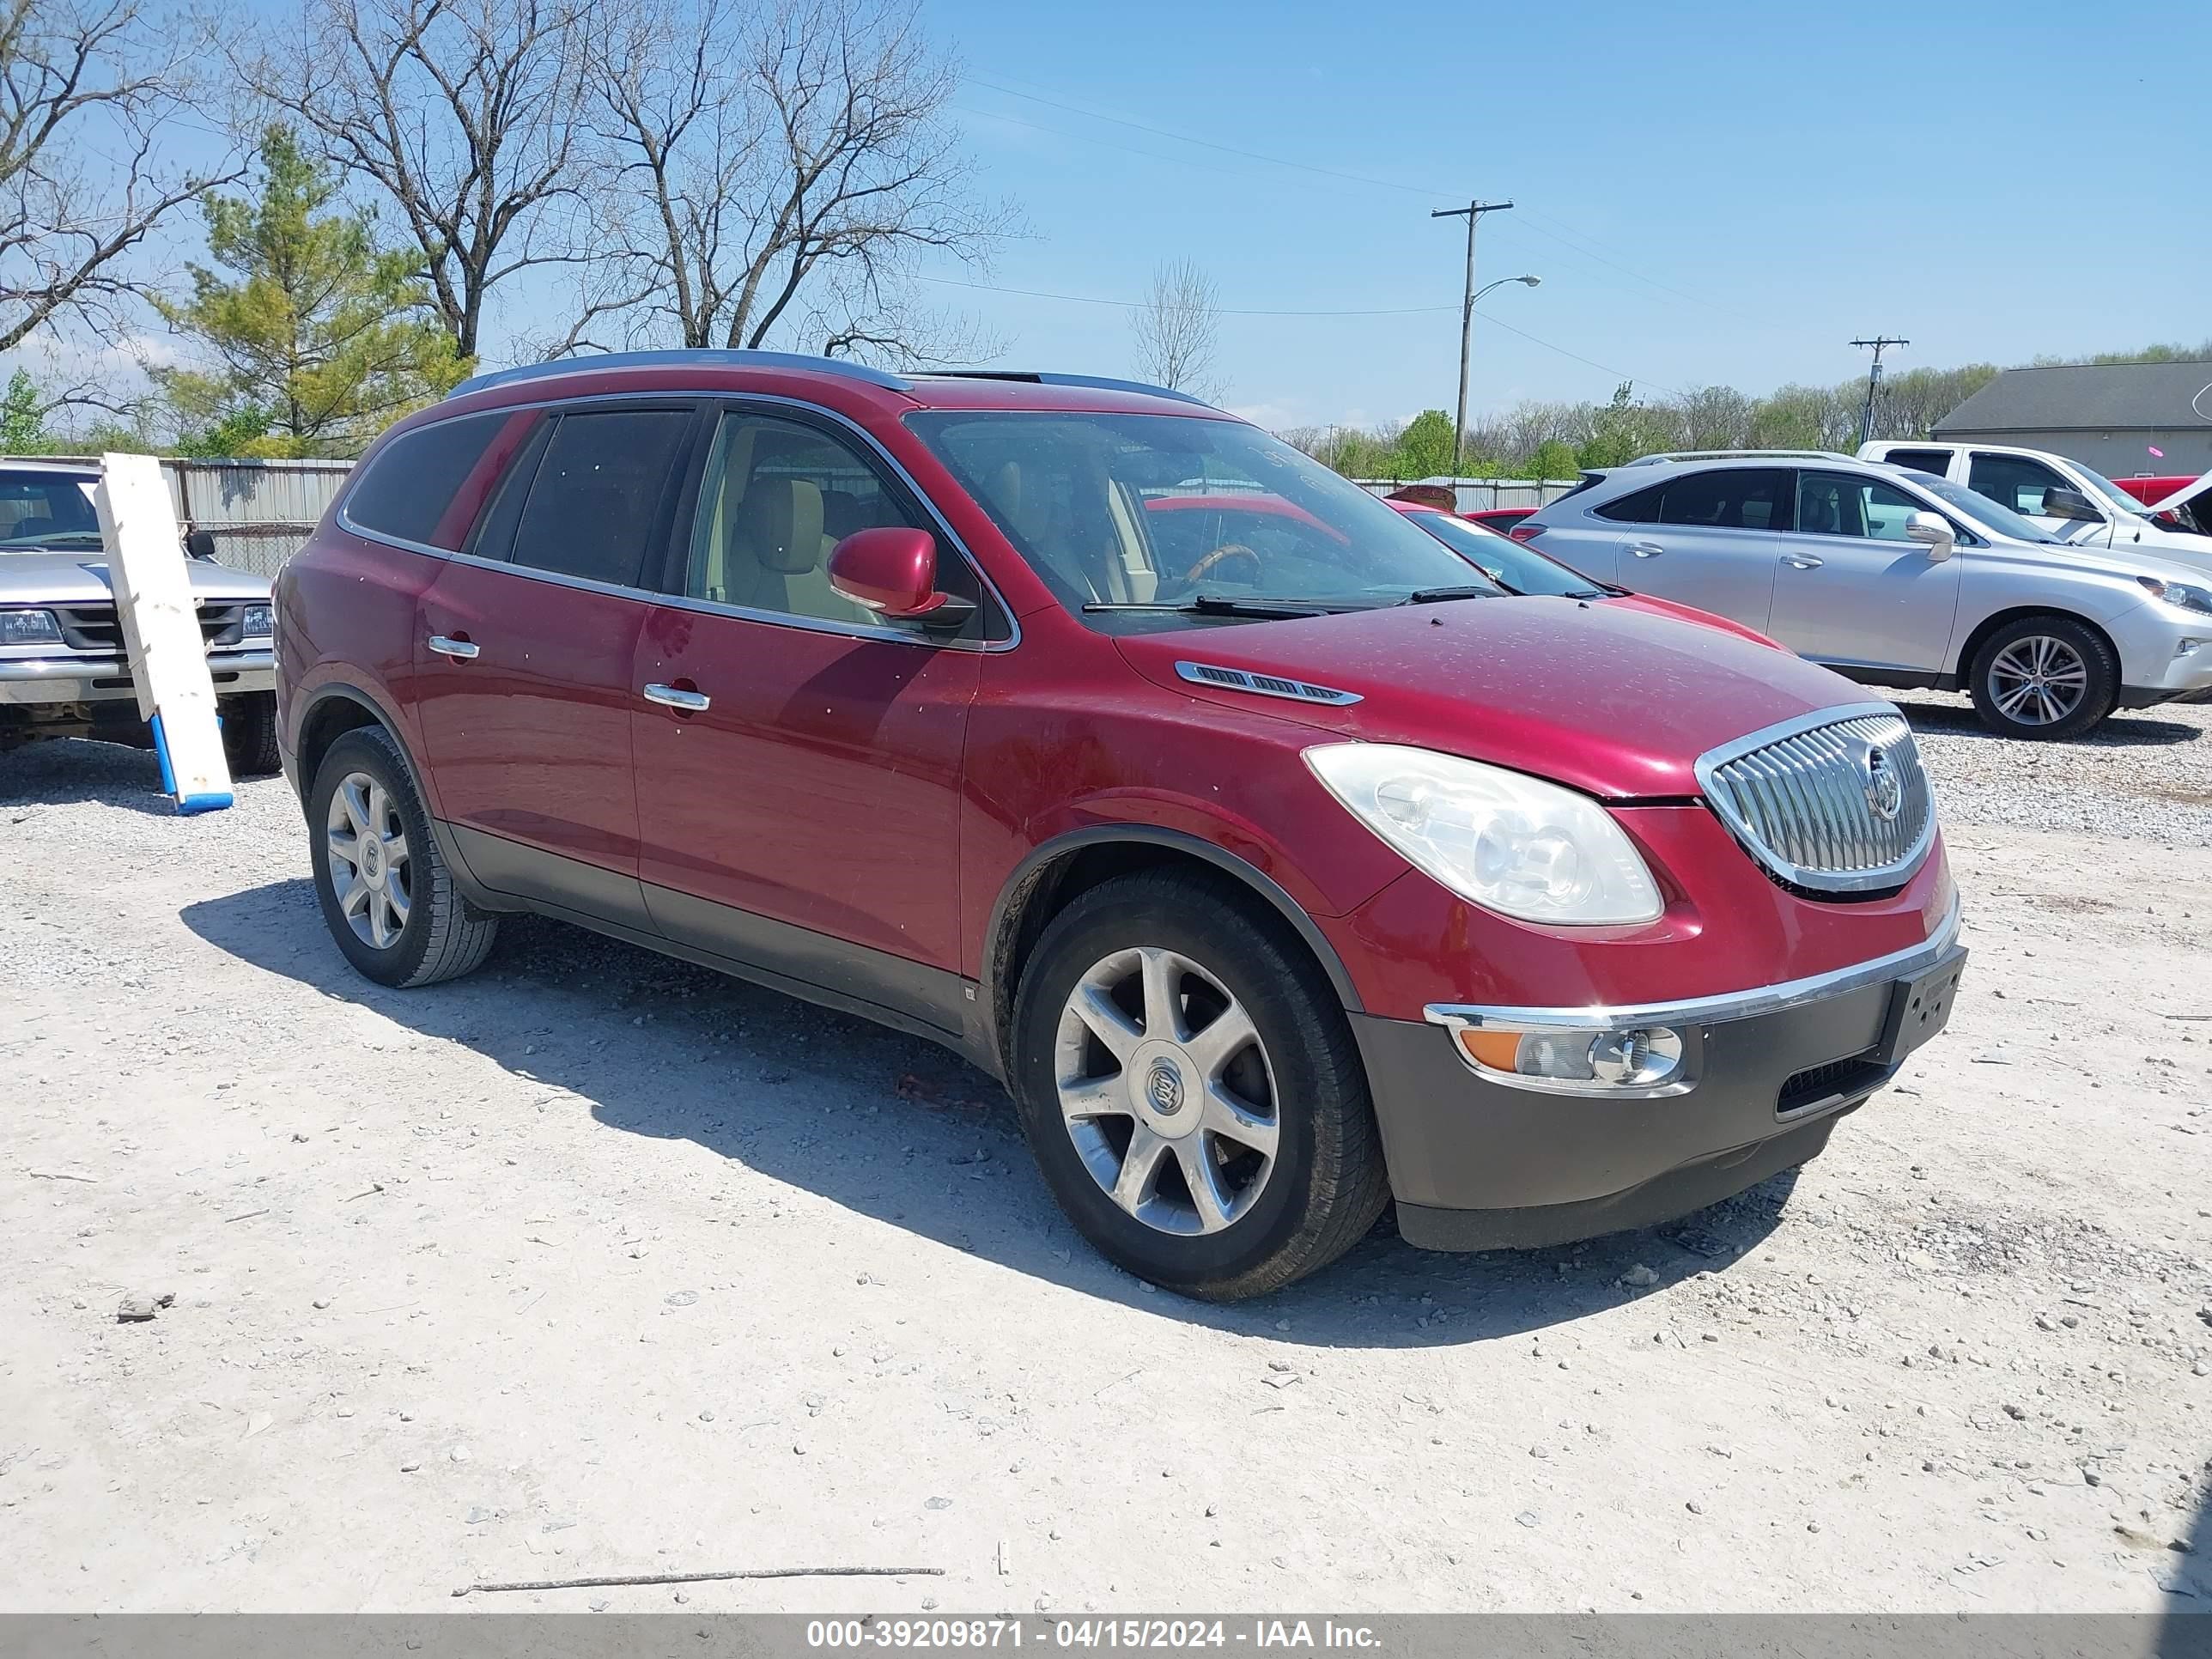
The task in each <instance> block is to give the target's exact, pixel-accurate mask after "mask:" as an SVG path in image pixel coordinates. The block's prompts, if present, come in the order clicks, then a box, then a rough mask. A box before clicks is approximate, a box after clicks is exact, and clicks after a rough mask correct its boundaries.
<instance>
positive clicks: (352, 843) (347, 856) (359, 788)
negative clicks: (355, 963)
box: [323, 772, 413, 951]
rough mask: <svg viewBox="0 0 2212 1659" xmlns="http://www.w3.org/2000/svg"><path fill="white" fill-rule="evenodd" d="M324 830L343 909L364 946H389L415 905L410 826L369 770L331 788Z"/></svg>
mask: <svg viewBox="0 0 2212 1659" xmlns="http://www.w3.org/2000/svg"><path fill="white" fill-rule="evenodd" d="M323 829H324V836H325V847H326V849H327V851H328V853H329V855H330V880H331V893H332V895H333V896H335V897H336V898H337V903H338V909H339V912H340V913H341V914H342V915H343V916H344V917H345V919H346V924H347V926H349V927H351V928H352V929H353V931H354V937H355V938H356V939H360V940H361V942H362V944H364V945H369V946H371V947H372V948H374V949H375V950H379V951H383V950H388V949H389V948H390V947H391V946H392V943H393V942H394V941H395V940H397V939H398V937H399V935H400V933H401V931H402V930H403V929H404V927H406V926H407V915H408V911H409V909H410V907H411V905H412V903H413V893H412V889H411V880H412V874H413V871H412V866H411V865H410V860H409V858H408V854H407V826H406V825H405V824H404V823H402V822H401V821H400V817H399V809H398V805H397V804H396V803H395V802H394V801H393V800H392V796H391V794H390V793H389V792H388V791H387V790H386V788H385V787H384V786H383V785H382V784H380V783H379V782H378V781H376V780H375V779H374V778H373V777H371V776H369V775H368V773H366V772H349V773H347V774H346V775H345V776H344V778H343V780H341V781H340V782H339V784H338V787H337V789H335V790H334V791H332V792H331V806H330V811H329V812H328V814H327V815H326V816H325V821H324V825H323Z"/></svg>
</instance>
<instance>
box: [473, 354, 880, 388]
mask: <svg viewBox="0 0 2212 1659" xmlns="http://www.w3.org/2000/svg"><path fill="white" fill-rule="evenodd" d="M607 368H800V369H805V370H807V371H809V372H810V373H812V374H842V375H843V376H844V377H845V378H846V379H847V380H865V381H866V382H867V383H868V384H869V385H870V386H888V387H889V388H890V390H892V391H893V392H905V391H908V389H910V386H911V384H912V383H911V382H910V381H908V380H902V379H901V378H900V377H899V376H898V375H896V374H891V373H890V371H889V370H888V369H881V368H869V367H868V366H867V365H866V363H856V362H851V361H849V360H848V359H846V358H843V357H810V356H805V355H804V354H803V353H800V352H796V351H716V350H710V349H697V350H690V351H605V352H597V353H594V354H593V355H592V356H588V357H560V358H556V359H555V360H554V361H553V362H549V363H526V364H524V365H523V366H522V367H521V368H497V369H494V370H492V371H491V372H490V373H489V374H477V375H472V376H471V378H469V379H468V380H464V381H462V382H461V383H460V384H459V386H455V387H454V388H453V390H452V391H451V392H447V394H446V396H447V397H448V398H461V397H465V396H467V395H468V394H469V393H470V392H482V391H483V390H484V389H485V388H487V387H489V386H513V385H514V384H516V383H517V382H518V381H522V380H550V379H552V378H554V377H556V376H558V375H562V374H594V373H597V372H598V371H599V370H601V369H607Z"/></svg>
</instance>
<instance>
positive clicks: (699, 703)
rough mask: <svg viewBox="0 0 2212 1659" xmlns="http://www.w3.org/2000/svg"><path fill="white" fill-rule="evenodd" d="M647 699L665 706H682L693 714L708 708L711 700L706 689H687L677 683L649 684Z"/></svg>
mask: <svg viewBox="0 0 2212 1659" xmlns="http://www.w3.org/2000/svg"><path fill="white" fill-rule="evenodd" d="M645 700H646V701H647V702H657V703H659V705H660V706H661V707H662V708H681V709H684V710H685V711H686V712H687V713H691V714H696V713H697V712H698V711H699V710H701V709H702V708H706V707H707V706H708V702H709V701H710V700H709V699H708V696H707V694H706V693H705V692H704V691H686V690H684V689H683V687H681V686H677V685H648V686H647V687H646V688H645Z"/></svg>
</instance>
